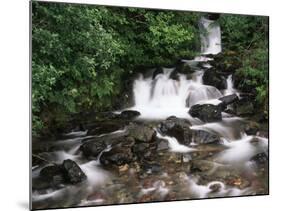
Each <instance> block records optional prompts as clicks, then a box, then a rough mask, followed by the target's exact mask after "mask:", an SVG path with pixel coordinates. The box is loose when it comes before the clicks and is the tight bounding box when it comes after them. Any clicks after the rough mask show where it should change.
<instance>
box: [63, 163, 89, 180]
mask: <svg viewBox="0 0 281 211" xmlns="http://www.w3.org/2000/svg"><path fill="white" fill-rule="evenodd" d="M61 168H62V172H63V173H64V177H65V179H66V181H68V182H70V183H71V184H77V183H80V182H82V181H84V180H86V178H87V176H86V175H85V174H84V172H83V171H82V170H81V168H80V167H79V166H78V164H77V163H75V162H74V161H73V160H70V159H68V160H64V161H63V163H62V166H61Z"/></svg>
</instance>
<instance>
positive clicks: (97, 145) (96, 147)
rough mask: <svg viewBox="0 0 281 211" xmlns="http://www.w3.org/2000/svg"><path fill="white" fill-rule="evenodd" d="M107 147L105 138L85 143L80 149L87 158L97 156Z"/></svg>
mask: <svg viewBox="0 0 281 211" xmlns="http://www.w3.org/2000/svg"><path fill="white" fill-rule="evenodd" d="M105 148H106V144H105V143H104V141H103V140H93V141H88V142H85V143H83V144H82V145H81V146H80V150H81V151H82V153H83V155H84V156H85V157H87V158H93V159H95V158H97V156H98V155H99V154H100V153H101V152H102V151H103V150H104V149H105Z"/></svg>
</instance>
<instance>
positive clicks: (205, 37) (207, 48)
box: [199, 17, 221, 54]
mask: <svg viewBox="0 0 281 211" xmlns="http://www.w3.org/2000/svg"><path fill="white" fill-rule="evenodd" d="M199 29H200V38H201V53H202V54H218V53H219V52H221V29H220V25H219V24H218V23H217V22H216V21H214V20H209V19H207V18H205V17H202V18H201V19H200V21H199Z"/></svg>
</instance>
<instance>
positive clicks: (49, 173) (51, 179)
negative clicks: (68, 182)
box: [40, 165, 64, 183]
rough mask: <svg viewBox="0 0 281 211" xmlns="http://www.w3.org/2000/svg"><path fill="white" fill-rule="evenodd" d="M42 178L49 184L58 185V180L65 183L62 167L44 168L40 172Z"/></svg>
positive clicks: (51, 166)
mask: <svg viewBox="0 0 281 211" xmlns="http://www.w3.org/2000/svg"><path fill="white" fill-rule="evenodd" d="M40 177H42V178H43V179H44V180H45V181H47V182H48V183H56V181H58V178H60V180H61V183H64V176H63V172H62V168H61V166H60V165H50V166H46V167H44V168H43V169H42V170H41V171H40Z"/></svg>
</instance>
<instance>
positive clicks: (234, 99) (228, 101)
mask: <svg viewBox="0 0 281 211" xmlns="http://www.w3.org/2000/svg"><path fill="white" fill-rule="evenodd" d="M219 100H220V101H222V105H223V107H225V108H226V107H227V106H228V105H230V104H232V103H234V102H237V101H238V100H239V97H238V95H237V94H231V95H227V96H223V97H221V98H219Z"/></svg>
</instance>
